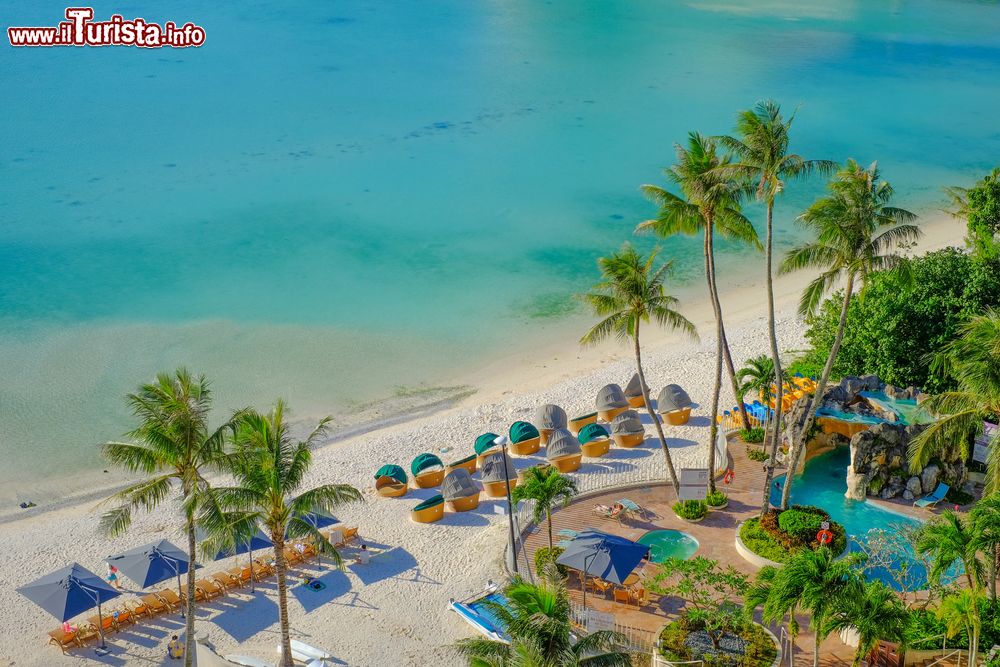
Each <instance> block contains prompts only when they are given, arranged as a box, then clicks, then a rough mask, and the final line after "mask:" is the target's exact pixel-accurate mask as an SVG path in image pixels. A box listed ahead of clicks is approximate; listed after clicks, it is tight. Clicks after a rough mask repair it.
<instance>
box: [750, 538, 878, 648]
mask: <svg viewBox="0 0 1000 667" xmlns="http://www.w3.org/2000/svg"><path fill="white" fill-rule="evenodd" d="M858 563H859V559H858V557H856V556H854V555H851V556H848V557H846V558H843V559H841V560H835V558H834V554H833V552H832V551H830V549H829V548H827V547H820V548H819V549H816V550H815V551H814V550H812V549H803V550H802V551H799V552H798V553H796V554H795V555H794V556H793V557H792V558H791V560H789V561H788V562H787V563H785V565H784V566H782V567H781V568H780V569H775V568H768V567H765V568H763V569H761V571H760V572H759V573H758V575H757V580H756V582H755V583H754V586H753V587H752V588H751V590H750V591H749V592H748V595H747V598H746V600H745V606H746V607H747V609H748V610H751V611H752V610H753V609H755V608H757V607H758V606H762V607H763V616H764V620H765V621H768V622H780V621H781V619H783V618H785V617H786V616H788V617H791V618H792V619H793V622H794V618H795V614H796V612H799V611H805V612H808V613H809V617H810V621H809V625H810V627H811V628H812V630H813V634H814V640H813V667H819V645H820V644H821V643H822V642H823V640H824V639H826V637H827V635H828V634H829V633H830V631H831V630H832V625H831V624H830V619H831V618H832V615H833V612H834V609H835V608H836V607H835V605H836V601H837V598H838V597H840V595H841V594H843V593H844V592H845V591H846V590H847V588H848V587H850V586H851V585H854V582H856V580H857V578H858V577H859V576H860V575H859V573H858V568H857V565H858ZM797 631H798V628H797V626H796V627H794V628H793V629H791V630H790V634H795V633H797Z"/></svg>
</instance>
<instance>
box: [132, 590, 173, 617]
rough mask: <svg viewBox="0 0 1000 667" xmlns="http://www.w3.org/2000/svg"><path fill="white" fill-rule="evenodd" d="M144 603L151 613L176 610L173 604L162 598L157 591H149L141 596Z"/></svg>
mask: <svg viewBox="0 0 1000 667" xmlns="http://www.w3.org/2000/svg"><path fill="white" fill-rule="evenodd" d="M139 599H140V600H142V603H143V604H144V605H146V609H147V610H148V611H149V614H150V615H153V614H163V613H165V612H170V611H173V610H174V607H173V605H171V604H170V603H169V602H167V601H166V600H164V599H163V598H161V597H160V596H159V595H157V594H156V593H148V594H146V595H143V596H142V597H141V598H139Z"/></svg>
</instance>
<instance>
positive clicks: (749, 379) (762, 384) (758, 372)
mask: <svg viewBox="0 0 1000 667" xmlns="http://www.w3.org/2000/svg"><path fill="white" fill-rule="evenodd" d="M745 363H746V366H744V367H743V368H741V369H739V370H738V371H736V379H737V380H738V381H739V383H740V386H739V389H740V395H739V397H738V399H739V401H740V402H741V403H742V402H743V397H744V396H746V395H747V394H748V393H751V392H755V393H759V394H760V397H761V399H762V400H763V401H764V402H765V403H767V402H769V401H770V400H771V397H772V394H771V387H772V386H773V385H774V382H775V378H776V377H779V376H778V375H777V374H776V373H775V371H774V360H772V359H771V357H769V356H767V355H766V354H761V355H759V356H756V357H751V358H750V359H747V360H746V362H745ZM778 383H779V384H778V393H777V395H778V396H780V395H781V384H780V383H781V380H778Z"/></svg>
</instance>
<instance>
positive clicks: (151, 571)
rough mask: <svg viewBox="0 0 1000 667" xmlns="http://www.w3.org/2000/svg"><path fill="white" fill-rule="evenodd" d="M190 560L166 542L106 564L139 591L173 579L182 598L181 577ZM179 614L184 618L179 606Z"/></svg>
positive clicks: (115, 558) (126, 554)
mask: <svg viewBox="0 0 1000 667" xmlns="http://www.w3.org/2000/svg"><path fill="white" fill-rule="evenodd" d="M190 560H191V559H190V558H189V557H188V555H187V554H186V553H185V552H184V551H182V550H181V549H180V548H178V547H177V546H176V545H174V544H172V543H170V542H168V541H167V540H160V541H159V542H154V543H152V544H147V545H145V546H141V547H136V548H135V549H129V550H128V551H126V552H124V553H120V554H118V555H117V556H109V557H108V565H114V566H115V567H116V568H118V569H119V570H120V571H121V572H122V573H124V574H125V576H126V577H128V578H129V579H131V580H132V581H134V582H135V583H136V584H138V586H139V588H146V587H147V586H152V585H154V584H158V583H160V582H161V581H166V580H167V579H170V578H171V577H177V593H178V595H180V596H181V597H183V595H184V592H183V589H182V588H181V575H182V574H184V573H185V572H187V571H188V565H189V563H190ZM181 615H182V616H183V615H184V607H183V606H181Z"/></svg>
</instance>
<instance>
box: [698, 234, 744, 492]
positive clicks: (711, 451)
mask: <svg viewBox="0 0 1000 667" xmlns="http://www.w3.org/2000/svg"><path fill="white" fill-rule="evenodd" d="M712 224H713V222H712V216H710V215H709V216H706V219H705V274H706V275H707V276H708V291H709V295H710V296H711V301H712V308H713V310H714V311H715V333H716V337H717V340H716V348H715V349H716V352H715V385H714V387H713V390H712V421H711V423H710V424H709V427H708V438H709V443H708V490H709V491H710V492H712V493H714V492H715V442H716V440H717V439H718V437H719V394H720V393H721V392H722V360H723V357H725V356H726V352H728V347H729V346H728V345H727V344H726V329H725V325H724V324H723V320H722V303H721V302H720V301H719V291H718V286H717V285H716V283H715V247H714V242H713V234H712ZM730 376H731V377H734V378H735V375H734V374H732V373H730ZM734 395H735V396H739V393H738V392H735V391H734ZM742 413H743V410H742V409H741V410H740V414H742ZM745 418H746V416H745V415H744V421H745Z"/></svg>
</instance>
